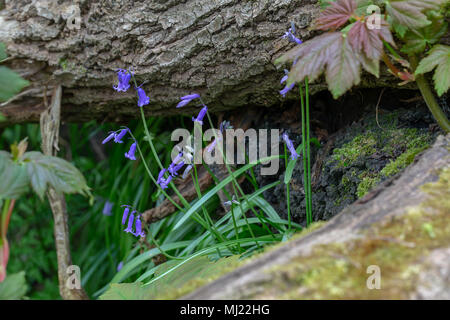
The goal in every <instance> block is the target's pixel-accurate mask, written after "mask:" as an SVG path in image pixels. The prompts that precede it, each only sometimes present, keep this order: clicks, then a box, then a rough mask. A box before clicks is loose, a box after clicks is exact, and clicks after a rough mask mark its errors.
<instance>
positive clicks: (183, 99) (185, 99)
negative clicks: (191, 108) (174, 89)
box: [177, 93, 200, 108]
mask: <svg viewBox="0 0 450 320" xmlns="http://www.w3.org/2000/svg"><path fill="white" fill-rule="evenodd" d="M197 98H200V95H199V94H198V93H193V94H188V95H187V96H184V97H181V98H180V100H181V101H180V102H179V103H178V104H177V108H181V107H184V106H185V105H187V104H188V103H189V102H191V101H192V100H194V99H197Z"/></svg>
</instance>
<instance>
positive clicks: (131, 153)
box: [125, 142, 136, 160]
mask: <svg viewBox="0 0 450 320" xmlns="http://www.w3.org/2000/svg"><path fill="white" fill-rule="evenodd" d="M135 153H136V142H133V144H132V145H131V147H130V150H128V152H127V153H125V158H128V159H130V160H136V156H135V155H134V154H135Z"/></svg>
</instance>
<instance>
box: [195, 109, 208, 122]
mask: <svg viewBox="0 0 450 320" xmlns="http://www.w3.org/2000/svg"><path fill="white" fill-rule="evenodd" d="M207 111H208V107H207V106H205V105H204V106H203V108H202V110H200V112H199V114H198V116H197V118H194V117H192V121H194V122H198V123H200V124H201V125H203V118H204V117H205V115H206V112H207Z"/></svg>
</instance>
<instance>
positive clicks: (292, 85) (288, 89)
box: [280, 82, 295, 97]
mask: <svg viewBox="0 0 450 320" xmlns="http://www.w3.org/2000/svg"><path fill="white" fill-rule="evenodd" d="M294 86H295V82H293V83H291V84H290V85H289V86H286V87H284V89H283V90H281V91H280V94H281V95H282V96H283V97H286V94H287V93H288V92H289V91H291V90H292V88H293V87H294Z"/></svg>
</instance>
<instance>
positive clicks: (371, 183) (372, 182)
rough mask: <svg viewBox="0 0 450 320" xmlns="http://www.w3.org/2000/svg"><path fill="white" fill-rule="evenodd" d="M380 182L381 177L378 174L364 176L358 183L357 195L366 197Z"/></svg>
mask: <svg viewBox="0 0 450 320" xmlns="http://www.w3.org/2000/svg"><path fill="white" fill-rule="evenodd" d="M379 182H380V178H379V177H378V175H374V176H367V177H364V178H362V180H361V182H360V183H359V184H358V188H357V189H356V195H357V196H358V198H362V197H364V196H365V195H366V194H367V193H368V192H369V191H370V190H372V189H373V188H374V187H375V186H376V185H377V184H378V183H379Z"/></svg>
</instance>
